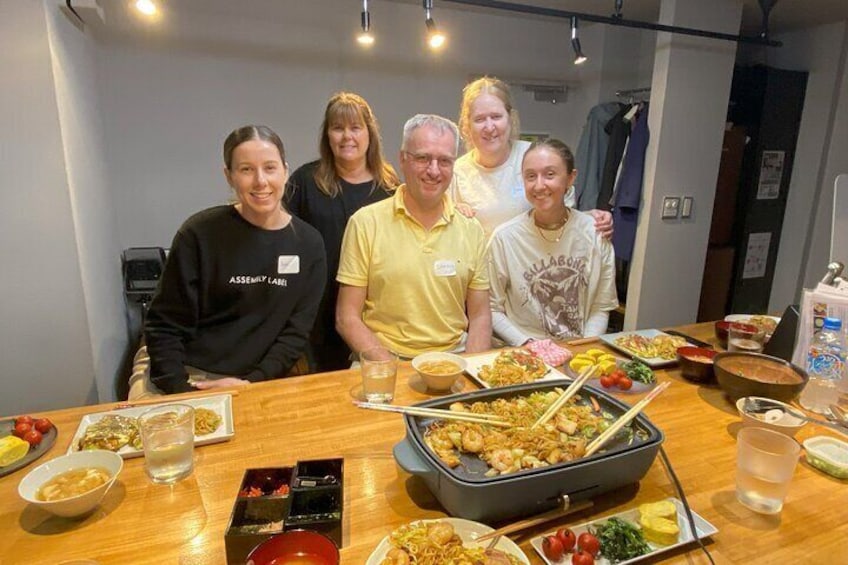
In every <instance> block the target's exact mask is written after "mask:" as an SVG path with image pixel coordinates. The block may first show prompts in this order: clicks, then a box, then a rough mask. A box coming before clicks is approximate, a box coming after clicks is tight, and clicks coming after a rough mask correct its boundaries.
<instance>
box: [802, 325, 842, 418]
mask: <svg viewBox="0 0 848 565" xmlns="http://www.w3.org/2000/svg"><path fill="white" fill-rule="evenodd" d="M841 329H842V322H841V321H840V320H839V318H825V319H824V327H823V328H822V330H821V331H820V332H819V333H818V334H816V335H815V337H813V341H812V343H811V344H810V351H809V352H808V353H807V374H808V375H809V377H810V380H809V382H808V383H807V386H805V387H804V391H803V392H802V393H801V399H800V400H801V406H803V407H804V408H806V409H807V410H812V411H813V412H818V413H819V414H826V413H828V411H829V406H830V405H831V404H836V403H837V402H838V401H839V390H838V388H837V387H838V386H839V384H840V381H841V380H842V374H843V371H844V367H845V349H844V344H843V341H842V332H841V331H840V330H841Z"/></svg>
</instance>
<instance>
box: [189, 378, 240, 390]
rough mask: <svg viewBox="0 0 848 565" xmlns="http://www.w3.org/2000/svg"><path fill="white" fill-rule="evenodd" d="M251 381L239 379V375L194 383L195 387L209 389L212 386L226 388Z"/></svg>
mask: <svg viewBox="0 0 848 565" xmlns="http://www.w3.org/2000/svg"><path fill="white" fill-rule="evenodd" d="M249 384H250V381H246V380H244V379H239V378H237V377H224V378H223V379H209V380H205V381H195V382H193V383H192V386H194V388H196V389H199V390H209V389H210V388H226V387H234V386H245V385H249Z"/></svg>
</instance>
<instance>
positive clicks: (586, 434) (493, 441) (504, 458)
mask: <svg viewBox="0 0 848 565" xmlns="http://www.w3.org/2000/svg"><path fill="white" fill-rule="evenodd" d="M561 393H562V389H560V388H556V389H554V390H552V391H548V392H533V393H531V394H529V395H527V396H520V397H515V398H511V399H505V398H498V399H496V400H493V401H491V402H474V403H473V404H463V403H459V402H457V403H454V404H452V405H451V407H450V408H451V410H458V411H466V412H472V413H484V414H496V415H498V416H500V417H501V418H502V419H504V420H506V421H508V422H511V423H513V424H514V425H513V427H509V428H499V427H490V426H487V425H485V424H476V423H470V422H460V421H454V420H450V421H448V420H436V421H434V422H433V423H431V424H430V425H428V426H427V429H426V430H425V431H424V442H425V443H426V444H427V445H428V446H429V447H430V449H432V450H433V452H434V453H435V454H436V455H437V456H438V457H439V459H441V460H442V461H443V462H444V463H445V464H446V465H448V466H449V467H457V466H458V465H460V463H461V460H460V454H463V453H466V454H473V455H476V456H477V457H479V458H480V459H482V460H483V461H485V462H486V464H487V465H488V466H489V470H488V471H487V472H486V476H496V475H505V474H508V473H514V472H516V471H520V470H522V469H532V468H537V467H546V466H548V465H555V464H557V463H561V462H565V461H571V460H573V459H578V458H580V457H582V456H583V455H584V454H585V452H586V445H587V443H588V440H590V439H592V438H594V437H596V436H597V435H598V434H599V433H600V432H602V431H603V430H605V429H607V428H608V427H609V425H610V423H611V421H612V419H613V416H612V415H611V414H609V413H606V412H603V413H600V414H599V413H597V412H594V411H593V410H592V407H591V406H587V405H581V404H578V403H577V398H578V397H575V398H572V399H571V400H569V401H568V402H567V403H566V404H565V406H563V407H562V408H561V409H560V410H559V411H558V412H557V413H556V415H555V416H554V417H553V418H551V420H550V421H549V422H548V423H547V424H545V425H543V426H540V427H538V428H536V429H531V428H530V425H531V424H532V423H533V422H535V421H536V420H537V419H538V418H539V416H541V415H542V414H544V413H545V411H546V410H547V408H548V406H550V405H551V403H553V402H554V401H555V400H556V399H557V398H559V396H560V394H561Z"/></svg>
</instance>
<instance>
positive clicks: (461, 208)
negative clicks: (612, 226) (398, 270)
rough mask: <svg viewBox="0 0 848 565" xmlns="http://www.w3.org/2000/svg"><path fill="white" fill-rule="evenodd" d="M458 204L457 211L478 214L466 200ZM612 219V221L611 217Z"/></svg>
mask: <svg viewBox="0 0 848 565" xmlns="http://www.w3.org/2000/svg"><path fill="white" fill-rule="evenodd" d="M454 206H456V211H457V212H459V213H460V214H462V215H463V216H465V217H466V218H473V217H474V216H476V215H477V210H475V209H474V208H472V207H471V206H469V205H468V204H466V203H465V202H457V203H456V204H454ZM610 221H612V220H611V219H610Z"/></svg>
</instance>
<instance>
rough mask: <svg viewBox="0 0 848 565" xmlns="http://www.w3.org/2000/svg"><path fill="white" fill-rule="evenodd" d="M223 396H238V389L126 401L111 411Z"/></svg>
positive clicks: (222, 389)
mask: <svg viewBox="0 0 848 565" xmlns="http://www.w3.org/2000/svg"><path fill="white" fill-rule="evenodd" d="M221 394H229V395H230V396H238V395H239V391H238V389H237V388H219V389H209V390H204V391H200V390H198V391H197V392H186V393H182V394H168V395H163V396H156V397H154V398H142V399H139V400H126V401H124V402H117V403H115V405H114V406H112V408H110V410H124V409H125V408H135V407H136V406H151V405H153V404H174V403H175V402H180V401H183V400H191V399H192V398H203V397H205V396H219V395H221Z"/></svg>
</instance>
